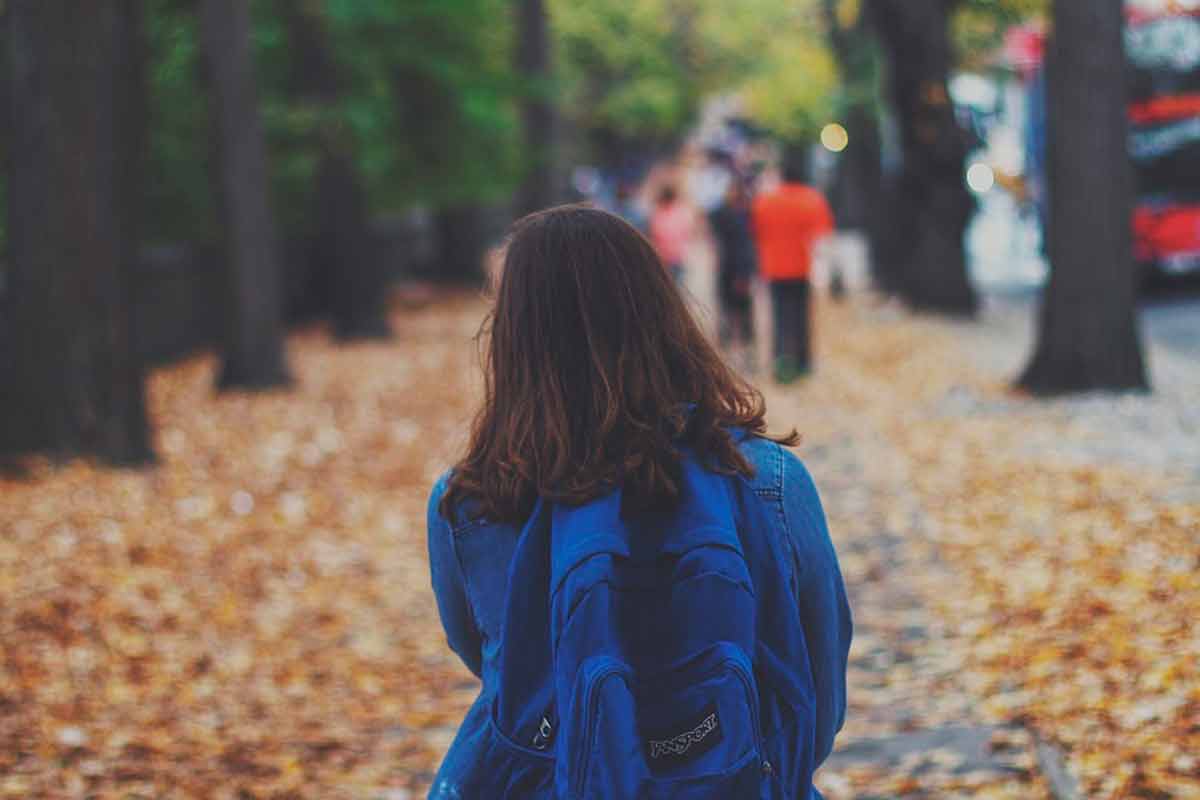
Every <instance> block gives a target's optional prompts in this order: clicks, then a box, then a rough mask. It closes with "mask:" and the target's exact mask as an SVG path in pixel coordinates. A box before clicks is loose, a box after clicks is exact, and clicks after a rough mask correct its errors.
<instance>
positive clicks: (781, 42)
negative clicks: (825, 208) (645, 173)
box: [551, 0, 835, 144]
mask: <svg viewBox="0 0 1200 800" xmlns="http://www.w3.org/2000/svg"><path fill="white" fill-rule="evenodd" d="M551 8H552V11H553V22H554V26H555V32H556V37H557V42H558V61H559V65H560V89H561V92H562V98H563V106H564V109H565V110H566V112H567V115H568V117H569V118H570V119H571V120H572V122H573V123H574V125H575V126H576V127H577V128H578V129H579V130H581V131H583V132H584V133H585V134H586V135H587V136H588V137H589V138H591V139H592V140H599V141H617V142H623V143H635V144H639V143H640V144H661V143H666V142H671V141H674V140H677V139H679V138H680V137H681V136H682V135H684V134H685V133H686V132H687V129H688V127H689V126H690V125H691V124H692V123H693V122H694V121H695V118H696V115H697V113H698V111H699V110H700V106H701V104H702V102H703V101H704V100H705V99H706V98H707V97H711V96H713V95H716V94H727V93H734V94H739V95H740V96H741V97H742V99H743V102H744V105H745V108H746V111H747V113H748V115H749V116H750V117H752V118H753V119H755V120H756V121H757V122H759V123H760V124H763V125H765V126H767V127H768V128H771V129H773V130H774V131H776V132H777V133H778V134H780V135H782V136H785V137H789V138H797V137H801V138H802V137H807V136H812V135H814V134H815V131H816V130H817V129H818V128H819V124H823V123H824V122H825V121H828V118H829V113H830V109H831V102H832V93H833V88H834V79H835V75H834V71H833V67H832V61H831V59H830V57H829V53H828V49H827V46H826V44H825V42H824V40H823V39H822V37H821V29H820V26H819V24H817V20H816V17H815V12H814V9H815V1H814V0H803V1H802V2H789V1H788V0H739V2H737V3H730V2H725V0H638V2H630V1H629V0H589V2H586V3H580V2H576V0H552V2H551Z"/></svg>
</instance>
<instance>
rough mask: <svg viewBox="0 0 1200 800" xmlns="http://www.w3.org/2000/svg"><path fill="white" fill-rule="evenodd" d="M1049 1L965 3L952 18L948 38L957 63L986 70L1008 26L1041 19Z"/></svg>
mask: <svg viewBox="0 0 1200 800" xmlns="http://www.w3.org/2000/svg"><path fill="white" fill-rule="evenodd" d="M1049 5H1050V0H965V2H963V3H962V5H961V7H960V8H959V10H958V13H957V14H955V16H954V20H953V30H952V35H953V36H954V41H955V45H956V50H957V52H958V54H959V61H960V62H961V63H962V64H963V66H964V67H966V68H968V69H979V68H982V67H985V66H987V64H988V61H989V58H990V57H991V56H992V55H993V54H994V53H995V52H996V50H997V49H998V48H999V47H1000V46H1001V45H1002V44H1003V42H1004V32H1005V31H1006V30H1007V29H1008V28H1009V27H1010V26H1012V25H1017V24H1020V23H1022V22H1028V21H1031V20H1036V19H1039V18H1042V17H1044V16H1045V14H1046V12H1047V11H1048V10H1049Z"/></svg>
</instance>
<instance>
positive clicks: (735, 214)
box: [708, 176, 758, 369]
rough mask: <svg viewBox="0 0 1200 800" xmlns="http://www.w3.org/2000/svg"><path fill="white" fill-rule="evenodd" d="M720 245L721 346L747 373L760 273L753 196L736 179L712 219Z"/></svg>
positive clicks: (718, 267)
mask: <svg viewBox="0 0 1200 800" xmlns="http://www.w3.org/2000/svg"><path fill="white" fill-rule="evenodd" d="M708 220H709V226H710V228H711V229H712V233H713V238H714V239H715V240H716V244H717V295H718V299H719V300H720V307H721V316H720V341H721V346H722V347H723V348H725V349H727V350H730V351H733V355H734V358H735V360H737V361H740V362H741V363H740V364H739V366H741V367H742V368H744V369H748V368H749V367H750V366H751V365H752V361H753V359H752V358H751V354H752V352H753V345H754V318H753V315H752V305H753V304H752V302H751V301H752V297H751V293H750V290H751V284H752V281H753V280H754V274H755V273H756V272H757V271H758V255H757V253H756V252H755V249H754V236H753V234H752V233H751V230H750V195H749V192H747V191H746V186H745V184H744V183H743V182H742V181H741V180H740V179H739V178H737V177H736V176H735V177H733V178H732V179H731V180H730V183H729V188H728V190H727V191H726V193H725V199H724V201H723V202H722V203H721V205H719V206H717V207H716V208H715V209H713V210H712V211H711V212H709V216H708Z"/></svg>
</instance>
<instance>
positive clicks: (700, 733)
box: [647, 710, 721, 760]
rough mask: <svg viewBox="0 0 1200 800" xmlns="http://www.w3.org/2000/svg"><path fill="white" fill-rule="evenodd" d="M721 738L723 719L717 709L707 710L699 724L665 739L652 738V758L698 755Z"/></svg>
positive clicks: (650, 741)
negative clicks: (721, 719) (719, 716)
mask: <svg viewBox="0 0 1200 800" xmlns="http://www.w3.org/2000/svg"><path fill="white" fill-rule="evenodd" d="M720 739H721V721H720V720H719V719H718V718H717V712H716V711H715V710H712V711H707V710H706V712H705V716H704V718H703V719H701V720H700V722H699V723H698V724H696V725H695V726H694V727H691V728H689V729H688V730H686V731H684V732H682V733H678V734H675V735H674V736H671V737H669V738H665V739H651V740H649V742H647V744H649V745H650V758H652V759H655V760H657V759H663V758H667V759H677V758H682V757H684V756H688V755H689V754H690V755H691V756H697V755H700V754H701V753H703V752H706V751H707V750H708V749H709V748H710V747H712V746H713V745H715V744H716V743H717V742H718V741H720Z"/></svg>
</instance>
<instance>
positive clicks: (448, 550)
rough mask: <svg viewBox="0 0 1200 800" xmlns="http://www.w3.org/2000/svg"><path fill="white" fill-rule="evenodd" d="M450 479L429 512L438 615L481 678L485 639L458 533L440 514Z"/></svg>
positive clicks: (432, 500) (448, 635)
mask: <svg viewBox="0 0 1200 800" xmlns="http://www.w3.org/2000/svg"><path fill="white" fill-rule="evenodd" d="M447 478H448V476H443V477H442V479H441V480H439V481H438V482H437V485H435V486H434V487H433V492H432V493H431V494H430V496H429V509H428V511H427V513H426V525H427V528H428V534H429V573H430V576H431V579H432V581H433V594H434V597H435V598H436V599H437V607H438V613H439V614H440V615H441V618H442V628H443V630H445V631H446V641H447V642H448V643H449V645H450V649H451V650H453V651H454V652H455V653H457V654H458V657H459V658H461V659H462V661H463V663H464V664H466V665H467V668H468V669H470V670H471V672H473V673H475V675H476V676H479V675H480V672H481V670H482V669H483V652H482V646H483V640H482V638H481V637H480V635H479V628H478V626H476V624H475V618H474V616H473V614H472V612H471V603H470V600H469V599H468V597H467V587H466V580H465V579H464V577H463V573H462V567H461V565H460V564H459V562H458V556H457V554H456V553H455V552H454V532H453V531H452V530H451V529H450V525H449V524H448V523H447V522H446V519H445V518H444V517H443V516H442V515H441V513H440V512H439V511H438V504H439V503H441V500H442V495H443V494H444V493H445V491H446V483H447Z"/></svg>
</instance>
